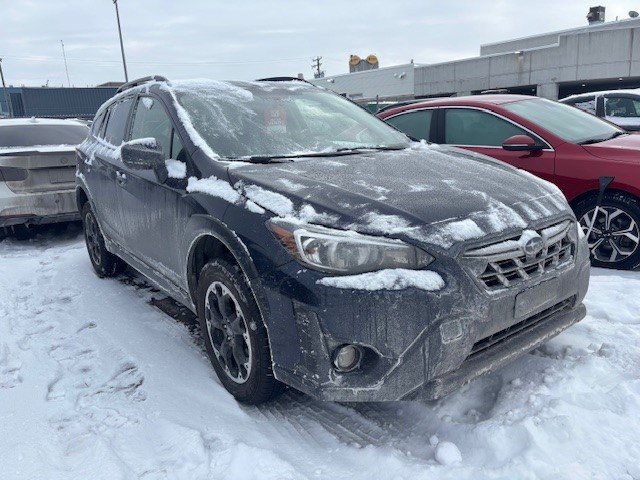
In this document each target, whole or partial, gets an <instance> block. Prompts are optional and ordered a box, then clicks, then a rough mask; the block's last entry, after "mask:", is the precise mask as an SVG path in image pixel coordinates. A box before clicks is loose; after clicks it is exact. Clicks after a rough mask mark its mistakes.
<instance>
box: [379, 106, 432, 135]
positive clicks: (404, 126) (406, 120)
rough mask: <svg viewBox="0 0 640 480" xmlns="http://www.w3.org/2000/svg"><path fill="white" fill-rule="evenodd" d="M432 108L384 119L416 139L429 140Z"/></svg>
mask: <svg viewBox="0 0 640 480" xmlns="http://www.w3.org/2000/svg"><path fill="white" fill-rule="evenodd" d="M432 118H433V110H416V111H413V112H408V113H403V114H401V115H396V116H395V117H391V118H388V119H386V120H385V121H386V122H387V123H388V124H389V125H391V126H393V127H396V128H397V129H398V130H400V131H401V132H403V133H406V134H407V135H409V136H410V137H413V138H415V139H416V140H429V131H430V129H431V119H432Z"/></svg>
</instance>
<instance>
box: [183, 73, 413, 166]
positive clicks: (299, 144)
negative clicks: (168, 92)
mask: <svg viewBox="0 0 640 480" xmlns="http://www.w3.org/2000/svg"><path fill="white" fill-rule="evenodd" d="M172 89H173V90H174V91H175V93H176V97H177V99H178V102H179V103H180V105H182V107H184V109H185V110H186V112H187V114H188V116H189V117H190V120H191V123H192V124H193V127H194V128H195V129H196V130H197V132H198V133H199V134H200V136H201V137H202V138H203V139H204V141H205V142H206V143H207V144H208V146H209V147H210V148H211V149H212V150H213V151H214V152H215V153H216V154H218V155H219V156H221V157H223V158H229V159H243V158H247V157H267V158H271V157H296V156H314V155H330V154H333V153H336V152H345V153H346V152H347V151H353V150H356V151H357V150H358V149H369V148H373V149H376V148H379V149H394V148H406V147H407V146H409V144H410V140H409V139H408V138H407V137H406V136H405V135H404V134H402V133H400V132H398V131H397V130H395V129H393V128H392V127H390V126H388V125H387V124H385V123H384V122H382V121H381V120H379V119H377V118H376V117H374V116H373V115H371V114H370V113H368V112H367V111H365V110H364V109H362V108H360V107H359V106H357V105H355V104H353V103H351V102H350V101H348V100H347V99H345V98H342V97H340V96H339V95H336V94H333V93H330V92H327V91H325V90H323V89H320V88H317V87H314V86H312V85H309V84H307V83H305V82H299V81H290V82H233V83H228V82H214V81H189V82H179V83H174V84H173V86H172Z"/></svg>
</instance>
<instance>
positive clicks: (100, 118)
mask: <svg viewBox="0 0 640 480" xmlns="http://www.w3.org/2000/svg"><path fill="white" fill-rule="evenodd" d="M105 112H106V110H104V111H103V112H102V113H101V114H100V115H98V116H97V117H96V118H95V119H94V120H93V124H91V134H92V135H95V136H98V132H99V131H100V127H101V126H102V122H103V120H104V115H105Z"/></svg>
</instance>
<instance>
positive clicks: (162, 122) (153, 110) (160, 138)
mask: <svg viewBox="0 0 640 480" xmlns="http://www.w3.org/2000/svg"><path fill="white" fill-rule="evenodd" d="M171 129H172V124H171V119H170V118H169V116H168V115H167V113H166V112H165V110H164V108H163V106H162V105H161V104H160V102H159V101H158V100H156V99H154V98H151V97H140V98H138V102H137V104H136V113H135V117H134V118H133V124H132V125H131V139H132V140H135V139H137V138H155V139H156V142H157V143H158V145H160V147H162V153H164V157H165V158H169V156H170V155H171ZM174 158H175V157H174Z"/></svg>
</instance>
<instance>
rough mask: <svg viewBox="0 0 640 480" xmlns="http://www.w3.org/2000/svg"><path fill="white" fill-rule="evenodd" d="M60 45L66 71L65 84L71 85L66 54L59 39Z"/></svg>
mask: <svg viewBox="0 0 640 480" xmlns="http://www.w3.org/2000/svg"><path fill="white" fill-rule="evenodd" d="M60 45H62V58H63V59H64V71H65V72H67V85H68V86H69V87H71V80H69V67H67V54H66V53H65V52H64V42H63V41H62V40H60Z"/></svg>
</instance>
